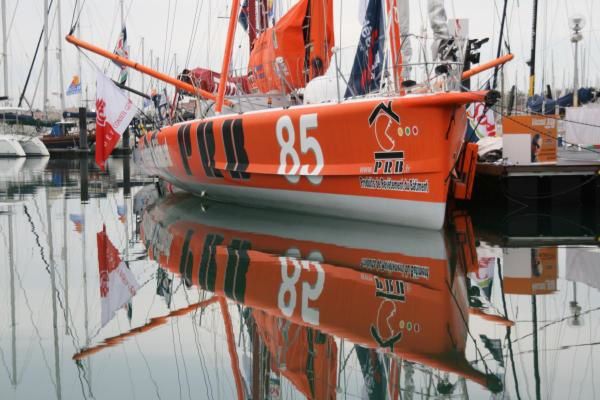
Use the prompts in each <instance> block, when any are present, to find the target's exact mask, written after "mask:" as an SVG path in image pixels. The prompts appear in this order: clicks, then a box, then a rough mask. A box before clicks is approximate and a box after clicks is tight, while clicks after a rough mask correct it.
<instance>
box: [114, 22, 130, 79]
mask: <svg viewBox="0 0 600 400" xmlns="http://www.w3.org/2000/svg"><path fill="white" fill-rule="evenodd" d="M115 54H116V55H118V56H121V57H124V58H129V46H127V29H126V28H125V26H123V29H122V30H121V34H120V35H119V40H118V41H117V46H116V47H115ZM115 64H117V65H118V66H119V67H121V73H120V74H119V83H120V84H122V85H124V84H125V82H127V67H126V66H124V65H121V64H119V63H118V62H115Z"/></svg>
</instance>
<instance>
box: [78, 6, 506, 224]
mask: <svg viewBox="0 0 600 400" xmlns="http://www.w3.org/2000/svg"><path fill="white" fill-rule="evenodd" d="M388 3H391V4H395V2H388ZM332 7H333V2H331V1H313V2H307V1H301V2H299V3H297V4H296V5H295V6H294V7H292V8H291V9H290V10H289V12H288V14H286V15H285V16H284V17H282V18H281V19H280V21H284V22H286V23H285V24H283V25H282V26H279V27H278V26H277V25H275V26H274V27H270V28H268V29H264V31H263V32H261V33H260V34H259V35H258V36H257V38H256V39H255V41H254V42H253V43H254V45H255V47H254V49H253V50H252V53H251V55H250V63H249V70H248V78H249V79H250V81H251V86H252V88H253V89H252V91H253V92H254V93H251V94H250V95H253V94H254V95H255V94H257V93H258V94H266V95H269V94H273V93H282V92H283V93H288V94H289V96H290V99H294V100H295V101H291V102H290V104H289V105H288V106H286V107H280V108H271V106H272V104H267V106H266V107H265V108H264V109H262V110H258V111H251V112H246V113H242V114H233V115H232V114H225V113H224V114H221V112H222V111H223V112H224V111H227V109H226V108H223V104H224V103H226V104H225V105H226V106H227V105H228V106H229V108H230V109H231V110H234V111H243V110H236V109H235V106H234V105H235V104H236V102H238V103H241V100H239V101H238V100H237V99H238V97H235V96H230V97H229V96H228V97H227V98H225V95H226V91H227V90H226V89H227V87H228V86H229V84H223V85H219V87H218V93H217V94H216V95H214V94H213V93H208V92H207V91H206V90H203V89H202V88H197V87H194V86H193V80H192V81H191V82H192V84H189V83H186V84H183V82H180V81H178V82H172V81H169V83H173V84H175V85H176V86H177V87H180V88H181V87H183V88H184V90H186V91H188V92H191V93H194V94H198V95H200V96H203V97H204V98H206V99H208V100H211V101H214V103H215V112H216V114H217V115H215V116H213V117H209V118H205V119H201V120H196V121H191V122H185V123H181V124H176V125H172V126H168V127H165V128H163V129H160V130H159V131H155V132H150V133H148V134H146V135H145V136H143V137H142V138H141V139H140V141H139V143H138V152H137V156H136V161H137V162H138V163H139V164H140V166H141V167H142V168H143V169H144V170H145V171H146V172H148V173H149V174H152V175H156V176H159V177H161V178H163V179H165V180H166V181H168V182H170V183H172V184H174V185H176V186H178V187H180V188H182V189H184V190H187V191H190V192H193V193H196V194H202V195H203V194H208V195H209V196H211V197H215V198H221V199H225V200H228V201H234V202H240V203H248V204H260V205H261V206H268V207H277V208H286V209H293V210H297V211H303V212H309V213H317V214H326V215H333V216H339V217H352V218H356V219H362V220H369V221H372V222H379V223H391V224H402V225H409V226H417V227H423V228H429V229H440V228H441V227H442V226H443V223H444V219H445V210H446V202H447V199H448V196H449V194H450V193H455V194H457V197H459V198H467V197H469V195H470V190H471V187H472V176H473V169H472V167H473V165H474V163H473V162H472V161H471V160H472V156H473V149H472V148H471V147H465V146H464V145H463V135H464V132H465V127H466V116H465V105H466V104H468V103H470V102H486V103H492V102H493V101H494V100H495V96H494V93H491V94H490V92H486V91H481V92H461V91H460V81H461V77H462V73H463V71H462V63H461V62H459V61H458V60H456V61H453V60H441V59H440V60H437V61H436V62H434V63H431V64H433V65H430V68H431V67H432V66H439V67H440V68H437V69H436V74H437V76H433V77H427V79H426V82H425V83H424V84H423V85H421V86H417V89H415V90H414V91H415V93H412V94H408V95H404V91H405V89H404V88H405V87H408V85H404V86H402V82H400V81H396V82H395V83H394V84H393V85H392V84H391V83H389V82H388V81H389V79H388V77H386V71H387V65H388V64H389V66H390V68H391V70H393V71H397V70H398V69H401V68H402V65H403V64H402V58H401V56H400V54H399V52H400V49H399V48H398V46H396V52H397V53H398V54H395V55H392V57H391V59H392V60H393V62H390V61H389V60H388V61H386V59H387V56H385V53H386V51H385V48H384V46H383V45H382V42H381V40H380V38H379V36H384V35H385V32H386V30H387V28H386V27H385V24H384V22H385V19H386V18H381V17H379V18H375V15H376V14H377V13H379V12H380V11H381V12H382V13H383V9H384V7H383V3H382V1H381V0H372V1H370V2H369V4H368V10H370V11H369V12H367V14H366V17H365V20H364V25H363V28H364V27H366V28H368V29H373V35H372V37H371V36H369V37H365V36H362V37H361V42H360V44H359V48H358V50H357V56H356V61H355V68H353V71H352V74H351V76H350V79H351V80H354V81H356V82H357V83H356V84H354V83H353V82H350V83H349V84H348V89H347V93H348V98H346V99H341V98H338V99H337V101H329V102H326V103H319V104H298V100H299V99H300V95H301V94H302V93H303V92H302V90H301V89H302V88H303V87H304V86H305V85H306V83H307V82H309V81H310V80H311V79H312V78H314V77H317V76H320V75H322V74H323V73H324V72H325V68H326V67H327V66H328V65H330V64H331V65H332V67H335V68H337V66H333V64H335V63H330V61H332V60H331V58H332V53H333V52H332V51H331V47H330V44H332V43H331V42H332V41H333V30H331V32H329V31H328V28H329V27H330V24H332V17H331V15H332ZM238 9H239V1H234V5H233V7H232V12H231V19H230V26H229V32H228V42H227V43H228V46H227V49H226V51H225V59H224V62H223V70H222V71H221V74H220V77H221V79H223V78H222V77H228V76H229V61H230V58H231V43H232V40H233V35H234V33H235V25H236V20H237V17H238ZM314 10H321V12H320V14H322V15H321V18H315V19H314V20H313V19H312V17H313V16H315V15H314V14H313V13H312V12H313V11H314ZM396 12H397V7H395V6H392V7H389V9H388V10H387V15H391V16H393V15H394V13H396ZM298 16H301V17H303V18H302V21H303V22H302V23H301V24H300V25H295V24H294V23H292V22H293V21H297V20H298V19H299V18H298ZM293 17H294V18H293ZM391 20H395V18H391ZM315 21H317V22H318V21H320V23H321V24H322V25H321V28H323V27H324V28H325V31H323V29H316V30H315V31H317V32H320V36H319V37H321V40H322V41H323V42H324V43H325V44H326V47H322V44H323V43H321V42H316V39H315V37H313V36H312V32H313V31H312V30H311V23H317V22H315ZM374 21H379V22H377V23H378V24H379V25H378V26H373V24H374V23H375V22H374ZM290 27H291V28H290ZM286 28H290V29H291V31H290V32H289V34H290V37H291V38H290V39H288V40H284V42H285V44H286V45H287V44H289V43H291V42H293V40H297V39H298V38H300V39H299V42H298V43H299V46H300V48H298V45H297V46H296V47H292V48H291V50H289V51H288V50H286V48H284V47H283V44H282V43H283V42H281V41H280V40H279V39H281V37H280V35H281V34H282V32H287V31H285V29H286ZM249 31H251V29H249ZM363 31H364V29H363ZM396 31H397V30H396ZM323 32H326V34H325V35H323ZM377 32H379V33H377ZM261 35H262V36H261ZM292 38H293V39H292ZM371 39H373V40H371ZM375 39H376V40H375ZM67 40H69V41H70V42H71V43H73V44H75V45H77V46H80V47H84V48H86V49H88V50H92V51H94V52H96V53H98V54H101V55H103V56H106V57H109V58H112V59H113V60H117V61H119V62H122V63H123V64H124V65H129V66H131V67H133V68H136V69H138V70H140V71H142V72H146V73H152V71H149V69H148V68H147V67H143V66H140V65H139V64H137V63H133V62H130V61H129V60H124V59H123V58H121V57H118V56H116V55H114V54H112V53H108V52H106V51H102V50H101V49H97V48H95V47H94V46H91V45H89V44H87V43H85V42H82V41H81V40H79V39H76V38H73V37H72V36H69V37H68V38H67ZM292 46H294V45H292ZM459 53H460V52H459ZM298 54H299V57H300V59H298V58H297V57H298ZM286 57H288V58H286ZM505 61H506V59H504V60H503V61H499V62H498V63H501V62H505ZM492 66H493V65H492ZM394 75H396V76H400V75H401V74H394ZM154 76H156V77H159V76H158V74H156V75H154ZM340 78H341V79H345V78H344V77H340ZM432 81H434V82H433V84H432ZM406 90H407V89H406ZM338 92H339V91H338ZM227 103H228V104H227ZM296 104H297V105H296ZM467 149H468V151H465V150H467ZM465 155H466V156H465Z"/></svg>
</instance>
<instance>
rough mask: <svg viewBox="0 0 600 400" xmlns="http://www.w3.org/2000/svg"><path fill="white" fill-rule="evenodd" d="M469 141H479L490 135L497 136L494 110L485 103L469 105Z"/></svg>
mask: <svg viewBox="0 0 600 400" xmlns="http://www.w3.org/2000/svg"><path fill="white" fill-rule="evenodd" d="M467 118H468V122H469V123H468V125H467V141H468V142H478V141H479V139H482V138H484V137H488V136H496V120H495V118H494V110H492V109H491V108H489V107H486V106H485V105H484V104H483V103H471V104H470V105H469V107H467Z"/></svg>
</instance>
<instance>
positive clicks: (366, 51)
mask: <svg viewBox="0 0 600 400" xmlns="http://www.w3.org/2000/svg"><path fill="white" fill-rule="evenodd" d="M360 4H361V9H360V10H359V15H361V16H362V15H364V18H363V20H362V21H361V23H362V29H361V33H360V38H359V42H358V47H357V49H356V56H355V57H354V64H353V65H352V72H351V73H350V79H349V81H348V88H347V89H346V94H345V96H344V97H351V96H361V95H365V94H367V93H370V92H373V91H375V90H377V89H379V85H380V83H381V77H382V75H383V58H384V52H385V46H384V41H385V18H384V16H383V4H382V2H381V0H369V1H368V2H367V1H365V0H363V1H362V2H361V3H360Z"/></svg>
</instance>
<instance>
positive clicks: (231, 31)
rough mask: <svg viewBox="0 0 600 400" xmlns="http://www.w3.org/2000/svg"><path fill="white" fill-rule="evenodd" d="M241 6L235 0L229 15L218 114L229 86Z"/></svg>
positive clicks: (218, 96)
mask: <svg viewBox="0 0 600 400" xmlns="http://www.w3.org/2000/svg"><path fill="white" fill-rule="evenodd" d="M239 8H240V0H233V4H232V5H231V15H230V16H229V28H228V30H227V42H225V54H224V55H223V65H222V66H221V81H220V82H219V92H218V94H217V99H216V105H215V112H216V113H217V114H220V113H221V111H222V110H223V102H224V100H225V89H226V88H227V77H228V76H229V64H230V63H231V51H232V50H233V39H234V38H235V28H236V26H237V18H238V10H239Z"/></svg>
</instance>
